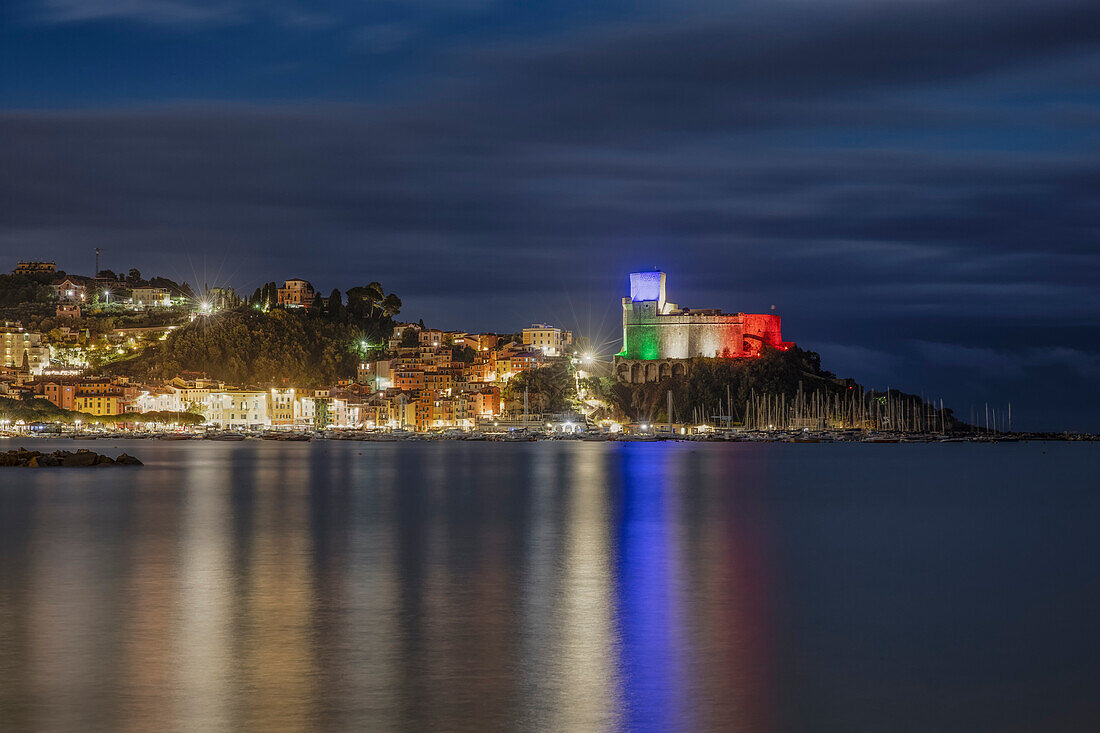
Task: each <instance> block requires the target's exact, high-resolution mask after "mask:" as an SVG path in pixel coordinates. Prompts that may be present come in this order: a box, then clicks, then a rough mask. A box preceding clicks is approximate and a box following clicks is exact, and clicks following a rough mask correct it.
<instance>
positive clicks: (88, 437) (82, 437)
mask: <svg viewBox="0 0 1100 733" xmlns="http://www.w3.org/2000/svg"><path fill="white" fill-rule="evenodd" d="M69 437H70V438H72V439H73V440H95V439H96V438H98V437H99V436H98V435H88V434H87V433H77V434H75V435H70V436H69Z"/></svg>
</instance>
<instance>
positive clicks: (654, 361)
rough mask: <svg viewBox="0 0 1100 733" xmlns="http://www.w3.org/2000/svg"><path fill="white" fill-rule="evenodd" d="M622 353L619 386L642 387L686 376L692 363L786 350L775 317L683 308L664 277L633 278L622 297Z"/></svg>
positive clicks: (651, 274)
mask: <svg viewBox="0 0 1100 733" xmlns="http://www.w3.org/2000/svg"><path fill="white" fill-rule="evenodd" d="M622 306H623V349H622V351H621V352H619V354H618V355H616V356H615V364H614V372H615V377H616V378H617V379H618V380H619V381H620V382H628V383H633V384H640V383H644V382H656V381H659V380H660V379H664V378H666V377H673V376H680V375H684V374H687V372H688V370H689V369H690V368H691V360H692V359H695V358H698V357H706V358H725V359H738V358H757V357H759V356H761V354H763V352H764V349H765V348H774V349H781V350H786V349H789V348H790V347H791V346H792V345H793V344H790V343H788V342H785V341H783V337H782V334H781V332H780V319H779V316H777V315H775V314H761V313H723V312H722V311H720V310H717V309H707V310H701V309H693V308H681V307H679V306H678V305H676V304H675V303H672V302H669V301H668V300H666V298H665V273H663V272H657V271H654V272H635V273H631V275H630V297H628V298H623V300H622Z"/></svg>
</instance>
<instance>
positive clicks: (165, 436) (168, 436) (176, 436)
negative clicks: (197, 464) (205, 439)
mask: <svg viewBox="0 0 1100 733" xmlns="http://www.w3.org/2000/svg"><path fill="white" fill-rule="evenodd" d="M193 437H194V436H193V435H191V434H190V433H161V434H160V435H158V436H157V440H191V438H193Z"/></svg>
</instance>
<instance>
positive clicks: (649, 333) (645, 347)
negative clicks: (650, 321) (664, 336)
mask: <svg viewBox="0 0 1100 733" xmlns="http://www.w3.org/2000/svg"><path fill="white" fill-rule="evenodd" d="M626 337H627V342H626V344H625V348H624V349H623V353H624V354H625V355H626V358H628V359H659V358H661V348H660V343H659V339H658V338H657V327H656V326H630V327H629V328H627V332H626Z"/></svg>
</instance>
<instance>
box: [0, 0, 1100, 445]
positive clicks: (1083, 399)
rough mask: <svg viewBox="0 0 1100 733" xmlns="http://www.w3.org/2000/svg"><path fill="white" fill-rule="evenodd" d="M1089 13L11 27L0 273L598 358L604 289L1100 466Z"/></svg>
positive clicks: (784, 10)
mask: <svg viewBox="0 0 1100 733" xmlns="http://www.w3.org/2000/svg"><path fill="white" fill-rule="evenodd" d="M1098 163H1100V3H1097V2H1095V0H1044V2H1034V0H1027V1H1023V0H983V1H982V2H967V3H960V2H957V1H956V2H939V1H931V0H878V1H875V0H813V1H812V2H811V1H809V0H793V1H792V0H767V1H765V2H757V1H755V0H752V1H746V2H738V1H737V0H641V1H640V2H637V1H636V2H619V1H618V0H612V1H611V2H604V3H593V2H590V1H581V0H577V1H573V0H561V1H558V2H554V1H553V0H547V1H546V2H540V3H531V2H519V1H517V0H392V1H387V0H377V1H374V2H362V1H361V0H332V1H331V2H305V1H304V0H257V1H255V2H253V1H252V0H147V1H146V0H8V1H7V2H5V3H3V4H0V253H3V254H4V255H5V257H6V258H7V259H8V260H9V261H10V265H4V266H5V267H7V266H14V262H15V261H16V260H17V259H26V258H31V257H34V258H38V259H53V260H55V261H56V262H57V263H58V267H59V268H61V269H65V270H67V271H69V272H77V273H90V271H91V270H92V269H93V254H92V251H93V248H94V247H100V248H101V249H102V250H103V262H102V266H103V267H108V268H111V269H115V270H129V268H131V267H136V268H138V269H139V270H141V271H142V272H143V273H145V274H146V275H152V274H161V275H164V276H167V277H172V278H174V279H184V280H188V281H190V282H192V283H199V282H202V281H206V282H208V283H209V284H211V285H213V284H230V285H234V286H235V287H237V289H238V290H239V291H244V292H246V293H247V292H251V291H252V289H253V288H255V287H256V286H258V285H259V284H261V283H263V282H266V281H270V280H280V281H281V280H283V279H286V278H288V277H303V278H306V279H308V280H310V281H311V282H312V283H313V284H314V285H315V286H316V287H317V288H318V289H320V290H322V291H323V292H325V293H327V292H329V291H330V290H331V289H332V288H340V289H341V290H344V289H347V288H348V287H351V286H354V285H359V284H363V283H366V282H370V281H373V280H377V281H380V282H382V284H383V285H384V286H385V288H386V289H387V290H389V291H393V292H396V293H397V294H398V295H399V296H401V298H402V300H403V301H404V303H405V307H404V309H403V315H404V316H406V317H408V318H410V319H417V318H423V319H424V320H425V321H426V322H427V323H429V324H430V325H432V326H435V327H440V328H446V329H461V330H468V331H478V330H491V331H502V332H509V331H514V330H518V329H519V328H522V327H523V326H524V325H527V324H529V323H532V322H536V321H537V322H551V323H555V324H558V325H561V326H564V327H568V328H573V329H574V330H576V331H577V332H579V333H582V334H584V335H591V336H592V337H593V338H594V339H595V340H596V341H598V342H600V343H603V344H604V345H605V351H606V352H607V353H608V354H611V353H614V352H615V351H616V350H618V347H619V339H620V338H621V331H620V321H621V307H620V305H619V299H620V298H621V297H622V296H623V295H626V294H627V274H628V273H629V272H631V271H635V270H649V269H652V268H654V267H656V268H659V269H661V270H663V271H665V272H666V273H668V295H669V299H670V300H672V301H674V302H677V303H679V304H680V305H682V306H689V307H696V308H722V309H724V310H727V311H732V312H738V311H743V312H771V308H772V306H774V307H775V311H774V312H776V313H778V314H780V315H781V316H782V318H783V332H784V337H785V338H786V339H787V340H792V341H795V342H796V343H798V344H799V345H801V346H804V347H806V348H811V349H814V350H816V351H819V352H820V353H821V355H822V362H823V365H824V366H825V367H826V368H827V369H830V370H831V371H834V372H836V373H838V374H840V375H842V376H851V377H854V378H856V379H858V380H859V381H861V382H862V383H864V384H867V385H869V386H874V387H881V388H886V387H894V388H900V389H904V390H906V391H910V392H915V393H921V394H924V395H925V396H927V397H929V398H933V399H937V400H938V399H941V398H942V399H943V400H944V401H945V403H946V404H948V405H951V406H953V407H954V408H955V410H956V412H957V413H958V414H960V415H961V416H962V417H963V418H964V419H967V418H969V416H970V414H971V413H970V410H972V409H977V411H978V413H979V414H981V413H982V411H983V409H984V406H985V404H987V403H988V404H990V405H991V406H996V407H997V408H998V409H1000V410H1005V409H1006V407H1007V405H1008V403H1009V402H1011V403H1012V406H1013V415H1014V424H1015V426H1016V427H1023V428H1033V429H1046V430H1059V429H1075V430H1092V431H1100V388H1098V386H1097V385H1098V381H1100V248H1098V246H1097V242H1098V237H1100V166H1098Z"/></svg>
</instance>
